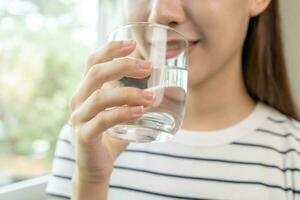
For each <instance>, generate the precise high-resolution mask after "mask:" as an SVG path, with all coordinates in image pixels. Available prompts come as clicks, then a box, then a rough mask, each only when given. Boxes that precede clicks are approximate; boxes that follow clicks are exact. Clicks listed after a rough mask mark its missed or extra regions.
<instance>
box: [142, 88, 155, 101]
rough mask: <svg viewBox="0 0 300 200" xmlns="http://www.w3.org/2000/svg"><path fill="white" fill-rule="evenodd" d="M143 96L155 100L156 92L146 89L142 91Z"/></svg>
mask: <svg viewBox="0 0 300 200" xmlns="http://www.w3.org/2000/svg"><path fill="white" fill-rule="evenodd" d="M142 96H143V98H144V99H146V100H149V101H150V100H153V97H154V94H153V92H149V91H146V90H144V91H143V93H142Z"/></svg>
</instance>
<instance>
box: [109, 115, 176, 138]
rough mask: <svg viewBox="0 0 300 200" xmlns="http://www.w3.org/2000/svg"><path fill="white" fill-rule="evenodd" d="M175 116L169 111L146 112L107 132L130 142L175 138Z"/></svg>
mask: <svg viewBox="0 0 300 200" xmlns="http://www.w3.org/2000/svg"><path fill="white" fill-rule="evenodd" d="M174 123H175V121H174V119H173V117H172V116H171V115H169V114H167V113H154V112H153V113H146V114H144V116H143V117H142V118H140V119H138V120H136V121H134V122H128V123H122V124H119V125H116V126H114V127H112V128H110V129H108V130H107V131H106V132H107V133H108V134H109V135H111V136H113V137H116V138H119V139H123V140H127V141H130V142H140V143H145V142H165V141H167V140H170V139H171V138H173V134H172V133H173V132H174V127H175V124H174Z"/></svg>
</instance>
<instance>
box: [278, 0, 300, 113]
mask: <svg viewBox="0 0 300 200" xmlns="http://www.w3.org/2000/svg"><path fill="white" fill-rule="evenodd" d="M280 2H281V7H282V14H283V28H284V38H285V48H286V56H287V63H288V68H289V74H290V78H291V83H292V87H293V91H294V96H295V98H296V101H297V104H298V108H300V1H299V0H280ZM299 110H300V109H299Z"/></svg>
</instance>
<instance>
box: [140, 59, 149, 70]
mask: <svg viewBox="0 0 300 200" xmlns="http://www.w3.org/2000/svg"><path fill="white" fill-rule="evenodd" d="M140 67H141V68H142V69H149V68H150V67H151V63H150V62H148V61H145V60H141V61H140Z"/></svg>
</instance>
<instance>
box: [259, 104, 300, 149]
mask: <svg viewBox="0 0 300 200" xmlns="http://www.w3.org/2000/svg"><path fill="white" fill-rule="evenodd" d="M267 107H268V108H269V110H270V112H269V113H268V115H267V118H266V124H265V126H266V127H268V128H269V129H271V130H270V132H273V134H276V135H278V136H280V137H283V138H290V139H291V138H293V139H294V140H295V141H297V142H298V144H299V146H300V122H299V121H298V120H296V119H294V118H292V117H289V116H287V115H286V114H284V113H282V112H280V111H279V110H277V109H275V108H273V107H270V106H267Z"/></svg>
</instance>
